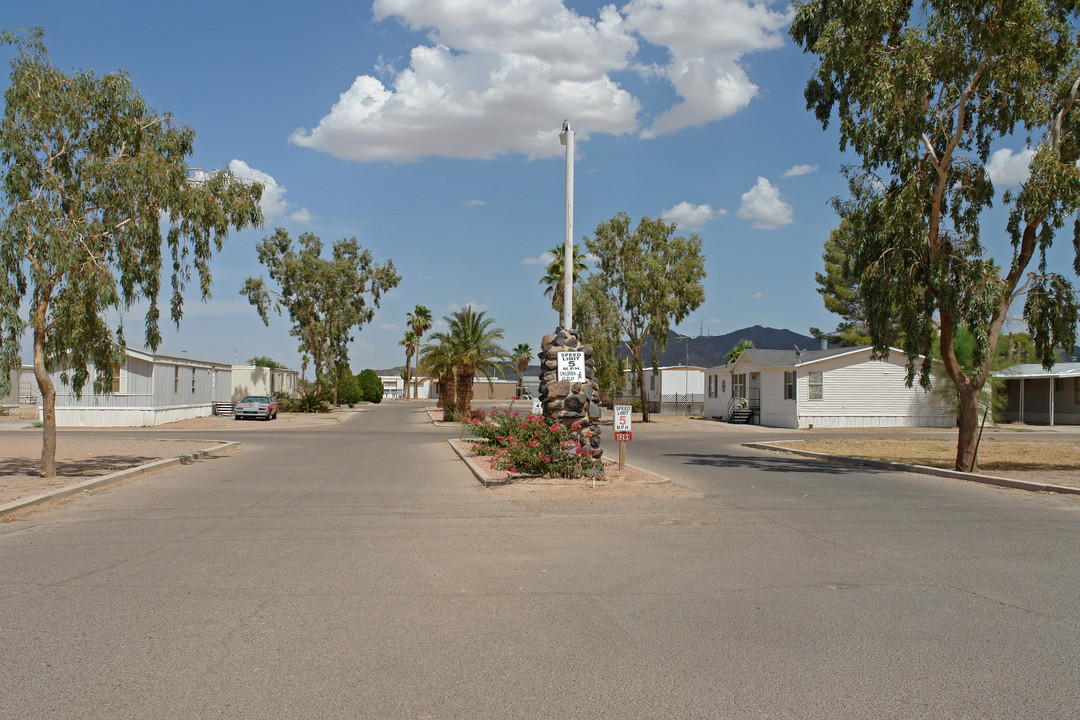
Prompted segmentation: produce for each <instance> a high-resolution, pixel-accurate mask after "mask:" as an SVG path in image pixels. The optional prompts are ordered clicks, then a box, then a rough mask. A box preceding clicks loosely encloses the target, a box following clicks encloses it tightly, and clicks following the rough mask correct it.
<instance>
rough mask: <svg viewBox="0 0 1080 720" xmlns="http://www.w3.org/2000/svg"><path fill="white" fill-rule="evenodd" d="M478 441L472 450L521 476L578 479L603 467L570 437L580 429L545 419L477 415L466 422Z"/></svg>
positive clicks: (500, 413)
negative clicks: (481, 441)
mask: <svg viewBox="0 0 1080 720" xmlns="http://www.w3.org/2000/svg"><path fill="white" fill-rule="evenodd" d="M465 422H466V423H467V424H468V426H469V429H470V430H472V432H473V434H475V435H476V436H477V437H478V438H481V439H483V440H485V441H486V442H483V443H477V444H475V445H474V446H473V450H474V451H475V452H477V453H480V454H482V455H490V456H491V457H492V465H493V466H495V467H496V468H498V469H500V470H506V471H508V472H512V473H516V474H519V475H539V476H541V477H566V478H576V477H581V476H583V475H585V473H586V471H588V470H590V469H592V468H595V467H600V466H601V464H602V463H601V461H600V459H599V458H594V457H593V456H592V455H591V454H590V452H589V450H588V448H586V447H583V446H582V444H581V442H580V441H579V440H578V439H575V437H572V436H571V433H575V435H576V433H577V431H579V430H580V429H581V427H580V426H579V425H578V424H577V423H574V425H572V426H571V428H570V429H567V428H566V427H564V426H563V425H561V424H559V423H556V422H553V421H551V420H548V419H547V418H545V417H543V416H542V415H527V416H524V417H523V416H522V415H521V413H516V412H507V411H496V412H492V413H485V412H483V411H482V410H481V411H477V412H474V413H473V414H472V416H471V417H470V418H469V419H468V420H466V421H465Z"/></svg>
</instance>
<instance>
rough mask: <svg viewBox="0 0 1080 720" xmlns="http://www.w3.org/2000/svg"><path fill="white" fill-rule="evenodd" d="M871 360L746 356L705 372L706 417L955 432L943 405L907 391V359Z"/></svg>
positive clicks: (818, 353)
mask: <svg viewBox="0 0 1080 720" xmlns="http://www.w3.org/2000/svg"><path fill="white" fill-rule="evenodd" d="M870 352H871V348H869V347H857V348H833V349H830V350H802V351H799V352H795V351H794V350H755V349H751V350H745V351H743V353H742V354H741V355H740V356H739V358H738V359H737V360H736V361H735V362H734V363H732V364H729V365H723V366H717V367H714V368H710V369H709V370H708V371H706V385H707V387H708V391H707V392H706V398H705V416H706V417H715V418H720V419H724V420H730V419H732V417H733V415H734V416H735V417H738V414H737V411H738V410H740V409H742V410H744V412H743V416H744V417H745V418H746V420H747V421H748V422H753V423H757V424H760V425H768V426H771V427H787V428H811V427H898V426H899V427H953V426H955V425H956V414H955V412H954V411H953V410H952V409H951V408H950V407H949V404H948V403H947V402H946V401H945V399H944V398H942V397H941V396H940V395H938V394H936V393H933V392H929V391H926V390H923V389H922V388H920V387H918V385H916V386H915V387H910V388H909V387H907V385H906V383H905V378H906V375H907V370H906V367H905V364H906V357H905V356H904V354H903V351H901V350H894V352H893V353H892V355H891V356H890V358H889V359H887V360H871V359H870Z"/></svg>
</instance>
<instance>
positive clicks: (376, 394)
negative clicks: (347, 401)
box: [356, 368, 383, 403]
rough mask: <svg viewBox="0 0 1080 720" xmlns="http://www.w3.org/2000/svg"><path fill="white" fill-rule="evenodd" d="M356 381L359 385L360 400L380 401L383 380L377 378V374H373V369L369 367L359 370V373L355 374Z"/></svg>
mask: <svg viewBox="0 0 1080 720" xmlns="http://www.w3.org/2000/svg"><path fill="white" fill-rule="evenodd" d="M356 381H357V383H358V384H359V385H360V399H361V400H363V401H364V402H370V403H381V402H382V398H383V382H382V380H380V379H379V376H378V375H377V374H375V371H374V370H372V369H370V368H368V369H367V370H361V371H360V374H359V375H357V376H356Z"/></svg>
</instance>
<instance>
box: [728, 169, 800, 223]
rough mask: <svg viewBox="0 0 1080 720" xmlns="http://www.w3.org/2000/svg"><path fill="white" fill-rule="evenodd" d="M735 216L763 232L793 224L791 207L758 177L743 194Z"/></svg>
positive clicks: (763, 179) (772, 187)
mask: <svg viewBox="0 0 1080 720" xmlns="http://www.w3.org/2000/svg"><path fill="white" fill-rule="evenodd" d="M736 214H737V215H738V216H739V217H740V218H742V219H743V220H749V221H751V222H752V223H753V224H754V227H756V228H761V229H763V230H775V229H777V228H780V227H783V226H784V225H790V224H791V223H793V222H795V220H794V218H793V217H792V211H791V206H790V205H788V204H787V203H786V202H784V200H783V199H782V198H781V197H780V191H779V190H777V189H776V188H775V187H774V186H773V184H772V183H770V182H769V181H768V180H767V179H765V178H763V177H759V178H758V179H757V185H755V186H754V187H752V188H750V189H749V190H748V191H746V192H745V193H743V196H742V205H741V206H740V207H739V212H738V213H736Z"/></svg>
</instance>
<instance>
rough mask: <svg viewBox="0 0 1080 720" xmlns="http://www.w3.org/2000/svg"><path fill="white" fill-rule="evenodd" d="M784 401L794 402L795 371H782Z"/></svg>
mask: <svg viewBox="0 0 1080 720" xmlns="http://www.w3.org/2000/svg"><path fill="white" fill-rule="evenodd" d="M784 399H785V400H794V399H795V371H794V370H785V371H784Z"/></svg>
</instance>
